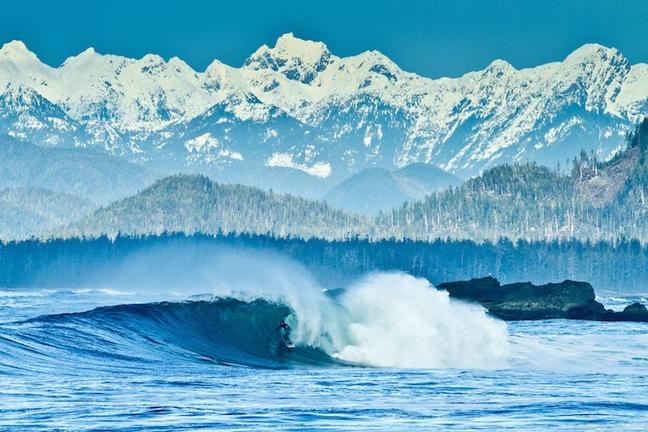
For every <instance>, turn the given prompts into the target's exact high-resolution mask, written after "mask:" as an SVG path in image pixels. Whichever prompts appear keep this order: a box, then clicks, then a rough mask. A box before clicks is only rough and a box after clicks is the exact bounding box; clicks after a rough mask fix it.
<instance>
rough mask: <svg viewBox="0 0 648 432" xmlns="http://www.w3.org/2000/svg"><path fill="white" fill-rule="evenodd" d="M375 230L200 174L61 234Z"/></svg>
mask: <svg viewBox="0 0 648 432" xmlns="http://www.w3.org/2000/svg"><path fill="white" fill-rule="evenodd" d="M369 229H370V223H369V221H368V220H365V219H364V218H362V217H358V216H354V215H350V214H347V213H344V212H342V211H340V210H334V209H331V208H329V207H328V206H326V205H325V204H322V203H318V202H316V201H309V200H305V199H301V198H295V197H292V196H289V195H279V194H274V193H268V192H263V191H261V190H259V189H256V188H252V187H248V186H240V185H220V184H218V183H215V182H212V181H211V180H209V179H208V178H206V177H203V176H198V175H191V176H188V175H178V176H172V177H167V178H165V179H162V180H159V181H157V182H156V183H154V184H153V185H152V186H151V187H149V188H147V189H145V190H144V191H142V192H140V193H139V194H137V195H134V196H132V197H129V198H126V199H124V200H121V201H118V202H116V203H113V204H111V205H109V206H107V207H105V208H101V209H99V210H97V211H96V212H95V213H94V214H93V215H91V216H89V217H87V218H84V219H82V220H81V221H79V222H78V223H75V224H73V225H71V226H69V227H68V228H66V229H64V230H62V231H61V232H60V234H61V235H63V236H99V235H102V234H107V235H111V236H112V235H116V234H118V233H121V234H129V235H139V234H160V233H163V232H184V233H195V232H201V233H217V232H225V233H230V232H238V233H241V232H245V233H260V234H272V235H275V236H282V237H285V236H298V237H302V238H310V237H321V238H345V237H348V236H352V235H355V234H357V233H360V234H362V233H363V232H369Z"/></svg>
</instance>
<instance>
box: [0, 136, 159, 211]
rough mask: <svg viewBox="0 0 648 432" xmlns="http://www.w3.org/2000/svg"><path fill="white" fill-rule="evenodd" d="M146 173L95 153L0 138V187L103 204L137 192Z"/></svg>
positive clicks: (146, 179) (148, 178) (144, 182)
mask: <svg viewBox="0 0 648 432" xmlns="http://www.w3.org/2000/svg"><path fill="white" fill-rule="evenodd" d="M152 178H153V175H152V174H151V173H150V172H148V170H146V169H144V168H141V167H138V166H135V165H133V164H131V163H128V162H126V161H124V160H122V159H118V158H115V157H112V156H109V155H107V154H105V153H102V152H98V151H96V150H94V151H90V150H88V149H86V150H83V149H77V148H44V147H40V146H36V145H33V144H30V143H28V142H22V141H19V140H17V139H15V138H11V137H7V136H0V188H15V187H33V188H40V189H49V190H52V191H55V192H62V193H67V194H72V195H76V196H80V197H84V198H87V199H90V200H92V201H94V202H98V203H104V202H109V201H112V200H114V199H118V198H121V197H124V196H127V195H130V194H132V193H135V192H137V191H138V190H140V189H142V188H143V187H144V186H146V185H147V184H148V183H149V182H150V181H151V180H152Z"/></svg>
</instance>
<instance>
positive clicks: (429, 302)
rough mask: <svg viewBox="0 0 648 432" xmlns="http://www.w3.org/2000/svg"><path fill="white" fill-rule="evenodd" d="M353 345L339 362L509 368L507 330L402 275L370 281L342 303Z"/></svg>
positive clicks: (374, 277) (477, 309)
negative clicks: (507, 363)
mask: <svg viewBox="0 0 648 432" xmlns="http://www.w3.org/2000/svg"><path fill="white" fill-rule="evenodd" d="M342 306H343V308H344V311H345V313H346V314H347V315H348V320H349V322H348V335H349V338H350V340H351V343H350V344H348V345H346V346H344V347H342V349H341V350H340V351H339V352H338V353H336V354H335V355H336V357H338V358H340V359H343V360H348V361H352V362H358V363H363V364H368V365H374V366H387V367H403V368H464V367H466V368H495V367H502V366H504V365H505V364H506V359H507V356H508V340H507V331H506V325H505V324H504V323H503V322H501V321H497V320H495V319H492V318H490V317H488V316H487V315H486V313H485V311H484V309H483V308H481V307H476V306H472V305H467V304H463V303H459V302H456V301H452V300H450V299H449V297H448V294H447V293H446V292H442V291H438V290H436V289H434V288H433V287H432V286H431V285H430V284H429V282H428V281H427V280H425V279H416V278H414V277H412V276H410V275H407V274H402V273H380V274H373V275H369V276H368V277H366V278H365V279H364V280H363V281H361V282H360V283H359V284H357V285H356V286H354V287H352V288H351V289H350V291H349V292H348V293H347V294H346V295H345V296H344V297H343V299H342Z"/></svg>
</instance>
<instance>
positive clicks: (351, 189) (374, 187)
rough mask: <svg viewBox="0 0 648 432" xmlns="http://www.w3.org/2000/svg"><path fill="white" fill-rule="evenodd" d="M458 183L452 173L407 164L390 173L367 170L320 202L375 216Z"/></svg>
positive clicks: (346, 180)
mask: <svg viewBox="0 0 648 432" xmlns="http://www.w3.org/2000/svg"><path fill="white" fill-rule="evenodd" d="M459 184H461V180H459V179H458V178H457V177H455V176H453V175H452V174H449V173H446V172H444V171H443V170H441V169H439V168H436V167H433V166H429V165H425V164H414V165H408V166H407V167H404V168H401V169H400V170H397V171H393V172H390V171H388V170H386V169H383V168H367V169H365V170H362V171H360V172H359V173H357V174H354V175H352V176H351V177H349V178H347V179H345V180H344V181H342V182H340V183H339V184H338V185H336V186H335V187H334V188H333V189H331V190H330V191H329V192H327V193H326V195H324V197H323V199H324V200H325V201H326V202H327V203H329V204H330V205H332V206H333V207H337V208H342V209H346V210H349V211H352V212H355V213H360V214H365V215H376V214H378V213H379V212H380V211H386V210H390V209H392V208H396V207H400V206H401V205H402V204H403V203H404V202H405V201H414V200H420V199H423V198H425V197H426V196H427V195H429V194H431V193H434V192H438V191H441V190H444V189H446V188H448V187H450V186H456V185H459Z"/></svg>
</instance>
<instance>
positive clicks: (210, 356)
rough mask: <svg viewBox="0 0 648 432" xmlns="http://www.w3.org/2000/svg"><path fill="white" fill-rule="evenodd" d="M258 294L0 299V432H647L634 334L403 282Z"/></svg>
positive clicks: (647, 398) (646, 339)
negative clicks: (512, 317)
mask: <svg viewBox="0 0 648 432" xmlns="http://www.w3.org/2000/svg"><path fill="white" fill-rule="evenodd" d="M273 289H274V290H275V291H273V292H275V294H274V295H268V294H263V293H261V292H259V291H255V292H249V291H246V290H241V291H238V292H233V291H232V292H229V293H228V295H223V294H222V293H218V292H217V293H210V294H205V293H202V294H200V295H197V294H196V293H194V294H191V295H187V293H186V292H174V293H170V292H167V293H164V294H161V293H152V292H151V290H148V291H147V292H137V291H122V290H118V289H111V288H82V289H79V288H75V289H40V288H29V289H1V290H0V430H7V431H11V430H16V431H25V430H29V431H31V430H71V431H79V430H110V429H113V430H129V431H131V430H132V431H136V430H169V431H177V430H198V429H205V430H228V431H229V430H291V431H293V430H310V429H324V430H330V431H335V430H361V431H367V430H376V431H378V430H389V431H401V430H403V431H410V430H527V431H533V430H574V431H581V430H585V429H587V430H645V429H646V425H647V424H648V392H646V389H647V388H648V376H647V375H648V374H646V371H648V325H647V324H641V323H599V322H584V321H566V320H551V321H528V322H509V323H503V322H500V321H497V320H495V319H493V318H490V317H488V316H487V315H486V314H485V313H484V311H483V310H482V309H481V308H478V307H476V306H472V305H464V304H459V303H456V302H454V301H451V300H449V299H448V298H447V296H446V295H445V294H444V293H440V292H438V291H436V290H434V289H433V288H432V287H430V286H429V285H427V283H426V282H425V281H422V280H419V279H414V278H412V277H410V276H407V275H403V274H380V275H372V276H369V277H367V278H365V279H363V280H362V281H360V282H358V283H356V284H355V285H354V286H353V287H350V288H349V289H348V290H345V291H344V292H329V293H318V294H316V295H314V294H312V293H311V294H309V295H308V296H304V295H301V294H299V293H297V294H296V293H294V292H293V293H290V294H287V293H286V291H283V292H282V293H280V294H276V289H275V288H273ZM194 291H195V290H194ZM320 294H321V295H320ZM637 299H638V298H636V297H624V296H620V295H616V296H614V297H609V298H602V299H600V300H601V301H603V302H607V303H608V304H611V305H613V306H614V307H615V308H621V307H623V305H625V304H629V303H630V302H632V301H635V300H637ZM282 319H285V320H286V322H287V323H288V324H289V325H290V327H291V332H290V334H289V335H288V337H289V338H290V339H291V340H292V342H294V344H295V348H292V349H291V348H288V347H287V346H286V344H285V343H284V339H283V337H282V335H281V334H280V333H281V330H277V324H278V323H279V322H280V321H281V320H282Z"/></svg>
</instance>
